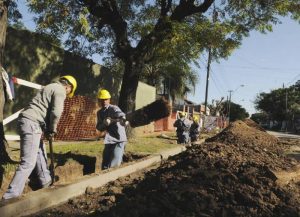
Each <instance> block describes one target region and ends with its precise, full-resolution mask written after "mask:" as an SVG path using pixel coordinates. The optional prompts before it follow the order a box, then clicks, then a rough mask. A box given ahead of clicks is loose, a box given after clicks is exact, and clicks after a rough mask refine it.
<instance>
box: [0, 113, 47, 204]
mask: <svg viewBox="0 0 300 217" xmlns="http://www.w3.org/2000/svg"><path fill="white" fill-rule="evenodd" d="M18 131H19V134H20V139H21V141H20V149H21V162H20V165H19V167H18V168H17V170H16V173H15V175H14V178H13V180H12V181H11V183H10V185H9V187H8V190H7V191H6V193H5V194H4V195H3V199H10V198H14V197H18V196H20V195H21V194H22V192H23V190H24V187H25V183H26V181H27V179H28V177H29V176H30V174H31V173H32V172H33V175H35V176H37V178H38V181H39V182H40V185H41V186H43V185H45V184H47V183H49V182H50V181H51V176H50V171H49V170H48V168H47V153H46V150H45V147H44V143H43V142H42V140H41V136H42V129H41V127H40V125H39V124H38V123H36V122H33V121H31V120H29V119H27V118H22V117H21V118H19V120H18Z"/></svg>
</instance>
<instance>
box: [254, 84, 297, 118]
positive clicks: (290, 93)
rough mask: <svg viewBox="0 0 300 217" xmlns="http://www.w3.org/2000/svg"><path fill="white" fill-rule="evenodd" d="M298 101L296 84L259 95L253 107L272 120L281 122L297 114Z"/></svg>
mask: <svg viewBox="0 0 300 217" xmlns="http://www.w3.org/2000/svg"><path fill="white" fill-rule="evenodd" d="M299 99H300V89H299V88H298V86H297V83H296V84H295V85H292V86H290V87H288V88H278V89H275V90H272V91H271V92H270V93H264V92H263V93H260V94H259V95H258V96H257V97H256V99H255V107H256V109H258V110H260V111H263V112H265V113H267V114H268V115H269V117H270V118H271V119H272V120H277V121H283V120H287V119H291V117H292V116H293V115H295V114H296V113H298V108H299V107H298V106H299V104H300V100H299Z"/></svg>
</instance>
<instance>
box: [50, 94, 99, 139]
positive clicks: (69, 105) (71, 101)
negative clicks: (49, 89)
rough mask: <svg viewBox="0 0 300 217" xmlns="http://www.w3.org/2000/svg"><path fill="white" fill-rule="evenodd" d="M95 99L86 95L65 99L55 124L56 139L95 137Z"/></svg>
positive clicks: (96, 106) (96, 109)
mask: <svg viewBox="0 0 300 217" xmlns="http://www.w3.org/2000/svg"><path fill="white" fill-rule="evenodd" d="M98 109H99V107H98V105H97V103H96V100H95V99H92V98H90V97H87V96H74V97H72V98H67V99H66V100H65V106H64V111H63V113H62V116H61V118H60V120H59V123H58V126H57V132H58V133H57V135H56V137H55V138H56V139H58V140H82V139H89V138H95V137H96V136H97V134H96V132H97V131H96V122H97V116H96V114H97V111H98Z"/></svg>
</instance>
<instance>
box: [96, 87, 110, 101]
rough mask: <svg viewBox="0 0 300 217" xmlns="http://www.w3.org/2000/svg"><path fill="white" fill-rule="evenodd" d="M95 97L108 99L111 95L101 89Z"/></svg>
mask: <svg viewBox="0 0 300 217" xmlns="http://www.w3.org/2000/svg"><path fill="white" fill-rule="evenodd" d="M97 97H98V99H110V98H111V95H110V93H109V92H108V91H107V90H105V89H101V90H99V92H98V96H97Z"/></svg>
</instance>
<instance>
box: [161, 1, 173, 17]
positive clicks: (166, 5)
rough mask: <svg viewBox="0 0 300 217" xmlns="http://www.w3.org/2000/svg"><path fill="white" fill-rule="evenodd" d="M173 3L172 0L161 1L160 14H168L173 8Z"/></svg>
mask: <svg viewBox="0 0 300 217" xmlns="http://www.w3.org/2000/svg"><path fill="white" fill-rule="evenodd" d="M167 1H168V2H167ZM171 5H172V0H161V1H160V6H161V10H160V15H161V16H163V17H164V16H167V14H168V12H169V11H170V9H171Z"/></svg>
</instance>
